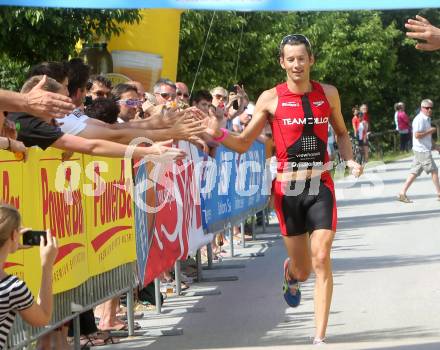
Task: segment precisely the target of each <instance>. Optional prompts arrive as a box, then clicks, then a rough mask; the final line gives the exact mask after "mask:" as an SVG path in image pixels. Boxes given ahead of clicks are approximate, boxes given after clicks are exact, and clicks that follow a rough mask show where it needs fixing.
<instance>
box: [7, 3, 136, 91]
mask: <svg viewBox="0 0 440 350" xmlns="http://www.w3.org/2000/svg"><path fill="white" fill-rule="evenodd" d="M140 18H141V15H140V13H139V11H138V10H89V9H52V8H50V9H48V8H23V7H0V64H1V66H2V67H1V68H0V76H1V77H7V76H8V75H9V74H11V75H13V74H15V73H16V69H15V68H14V67H27V66H29V65H33V64H36V63H38V62H42V61H48V60H55V61H59V60H65V59H67V58H68V57H69V56H70V55H74V50H75V45H76V43H77V42H78V41H79V40H80V39H82V40H84V41H86V42H89V41H92V40H93V39H94V38H96V37H106V38H109V37H110V36H111V35H118V34H120V33H121V25H122V24H133V23H137V22H139V20H140ZM8 67H9V68H11V69H10V70H8ZM9 79H10V80H9V81H6V80H4V79H3V78H2V79H1V80H0V86H2V87H8V86H16V85H20V81H19V80H20V79H19V77H17V80H16V81H14V80H13V78H12V80H11V78H9Z"/></svg>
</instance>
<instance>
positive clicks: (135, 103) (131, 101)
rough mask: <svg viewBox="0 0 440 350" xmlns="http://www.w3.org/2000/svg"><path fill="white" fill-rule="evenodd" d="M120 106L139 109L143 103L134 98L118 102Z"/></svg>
mask: <svg viewBox="0 0 440 350" xmlns="http://www.w3.org/2000/svg"><path fill="white" fill-rule="evenodd" d="M118 104H120V105H125V106H127V107H129V108H137V107H139V106H142V101H141V100H136V99H134V98H129V99H125V100H118Z"/></svg>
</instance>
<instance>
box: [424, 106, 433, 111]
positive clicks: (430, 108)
mask: <svg viewBox="0 0 440 350" xmlns="http://www.w3.org/2000/svg"><path fill="white" fill-rule="evenodd" d="M422 108H425V109H429V110H432V107H426V106H422Z"/></svg>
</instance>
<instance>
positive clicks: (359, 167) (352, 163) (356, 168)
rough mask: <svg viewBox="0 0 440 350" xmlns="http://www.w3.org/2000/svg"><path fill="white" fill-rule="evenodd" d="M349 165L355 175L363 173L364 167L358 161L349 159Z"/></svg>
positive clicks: (347, 162)
mask: <svg viewBox="0 0 440 350" xmlns="http://www.w3.org/2000/svg"><path fill="white" fill-rule="evenodd" d="M345 164H347V166H348V167H349V168H350V170H351V173H352V174H353V176H354V177H359V176H361V175H362V173H363V171H364V168H363V166H362V165H360V164H359V163H356V162H355V161H354V160H351V159H350V160H347V161H346V163H345Z"/></svg>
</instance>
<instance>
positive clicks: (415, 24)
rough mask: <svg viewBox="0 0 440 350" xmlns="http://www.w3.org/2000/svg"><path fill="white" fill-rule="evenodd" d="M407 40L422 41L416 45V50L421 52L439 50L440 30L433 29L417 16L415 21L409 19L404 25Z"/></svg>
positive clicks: (425, 20)
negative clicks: (406, 30)
mask: <svg viewBox="0 0 440 350" xmlns="http://www.w3.org/2000/svg"><path fill="white" fill-rule="evenodd" d="M405 27H406V29H408V32H407V33H406V35H407V36H408V37H409V38H412V39H417V40H423V41H424V42H422V43H417V44H416V49H419V50H422V51H435V50H438V49H440V28H437V27H434V26H433V25H432V24H431V23H429V21H428V20H427V19H426V18H424V17H422V16H419V15H417V16H416V19H409V20H408V22H407V23H405Z"/></svg>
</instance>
